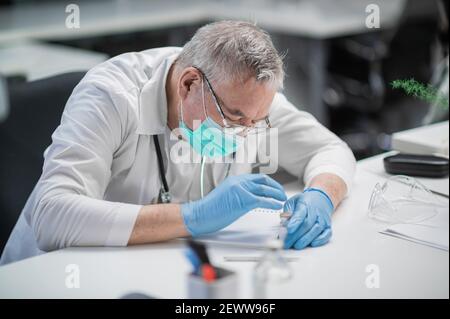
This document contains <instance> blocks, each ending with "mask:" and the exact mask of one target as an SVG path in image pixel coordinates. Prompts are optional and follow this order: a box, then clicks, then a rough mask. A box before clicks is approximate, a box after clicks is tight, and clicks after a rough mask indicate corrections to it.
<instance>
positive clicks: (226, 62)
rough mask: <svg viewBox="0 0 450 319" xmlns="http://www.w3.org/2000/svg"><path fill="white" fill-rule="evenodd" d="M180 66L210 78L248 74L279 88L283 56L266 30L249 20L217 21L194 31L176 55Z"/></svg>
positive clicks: (244, 77)
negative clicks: (197, 71) (200, 71)
mask: <svg viewBox="0 0 450 319" xmlns="http://www.w3.org/2000/svg"><path fill="white" fill-rule="evenodd" d="M176 63H177V64H178V65H180V66H181V67H190V66H194V67H198V68H199V69H201V70H202V71H203V72H204V73H205V74H206V75H207V76H208V78H210V79H211V80H213V81H217V82H221V81H233V80H241V81H244V80H246V79H248V78H249V77H254V78H256V80H257V81H259V82H264V83H269V84H270V85H272V86H273V87H274V88H275V89H281V88H283V81H284V70H283V58H282V57H281V56H280V55H279V54H278V52H277V50H276V49H275V47H274V45H273V43H272V40H271V39H270V36H269V34H268V33H267V32H265V31H263V30H262V29H260V28H259V27H257V26H256V25H254V24H251V23H249V22H244V21H219V22H214V23H210V24H207V25H205V26H203V27H201V28H200V29H198V30H197V32H196V33H195V34H194V36H193V37H192V39H191V40H190V41H189V42H187V43H186V44H185V45H184V47H183V50H182V51H181V53H180V55H179V56H178V58H177V62H176Z"/></svg>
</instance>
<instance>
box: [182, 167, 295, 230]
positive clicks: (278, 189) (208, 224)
mask: <svg viewBox="0 0 450 319" xmlns="http://www.w3.org/2000/svg"><path fill="white" fill-rule="evenodd" d="M286 200H287V197H286V194H285V192H284V190H283V187H282V186H281V185H280V184H279V183H278V182H276V181H275V180H273V179H272V178H270V177H269V176H267V175H264V174H245V175H239V176H230V177H228V178H227V179H226V180H225V181H224V182H223V183H222V184H220V185H219V186H218V187H217V188H215V189H214V190H213V191H211V192H210V193H209V194H208V195H207V196H206V197H204V198H203V199H200V200H198V201H194V202H189V203H186V204H183V205H182V206H181V214H182V216H183V220H184V224H185V226H186V228H187V230H188V231H189V233H190V234H191V235H192V236H198V235H202V234H206V233H211V232H215V231H218V230H220V229H222V228H224V227H226V226H228V225H230V224H231V223H233V222H234V221H235V220H237V219H238V218H239V217H241V216H242V215H244V214H245V213H247V212H249V211H250V210H252V209H255V208H265V209H274V210H279V209H281V208H282V207H283V203H284V201H286Z"/></svg>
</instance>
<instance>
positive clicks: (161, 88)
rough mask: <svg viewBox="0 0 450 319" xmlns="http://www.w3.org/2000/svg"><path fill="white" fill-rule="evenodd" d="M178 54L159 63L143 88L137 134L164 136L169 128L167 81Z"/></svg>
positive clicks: (140, 96)
mask: <svg viewBox="0 0 450 319" xmlns="http://www.w3.org/2000/svg"><path fill="white" fill-rule="evenodd" d="M172 52H173V51H172ZM178 54H179V52H178V51H177V52H175V53H172V54H171V55H169V56H167V57H165V58H164V59H163V61H162V62H161V63H159V64H158V63H157V64H158V65H157V67H156V69H155V71H154V73H153V75H152V77H151V79H150V80H149V81H148V82H147V83H145V84H144V86H143V87H142V89H141V93H140V95H139V122H138V127H137V129H136V133H137V134H140V135H159V134H164V132H165V129H166V126H167V97H166V80H167V75H168V73H169V70H170V67H171V66H172V63H173V62H174V61H175V59H176V58H177V57H178Z"/></svg>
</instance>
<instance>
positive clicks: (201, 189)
mask: <svg viewBox="0 0 450 319" xmlns="http://www.w3.org/2000/svg"><path fill="white" fill-rule="evenodd" d="M204 86H205V83H204V81H203V76H202V102H203V113H204V114H205V120H206V119H207V118H208V114H207V113H206V103H205V87H204ZM200 165H201V166H200V196H201V198H203V196H204V194H205V192H204V172H205V157H204V156H203V155H202V159H201V164H200Z"/></svg>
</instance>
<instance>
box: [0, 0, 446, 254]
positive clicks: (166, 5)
mask: <svg viewBox="0 0 450 319" xmlns="http://www.w3.org/2000/svg"><path fill="white" fill-rule="evenodd" d="M370 5H375V7H376V9H375V11H373V10H374V9H373V6H370ZM377 12H379V21H377V18H376V17H375V18H373V17H374V15H376V14H377ZM221 19H243V20H248V21H253V22H256V23H257V24H258V25H259V26H260V27H262V28H264V29H265V30H266V31H268V32H269V33H270V34H271V36H272V38H273V41H274V43H275V45H276V47H277V48H278V50H279V51H280V52H282V53H284V54H285V55H286V58H285V63H286V73H287V78H286V83H285V91H284V93H285V94H286V96H287V97H288V99H289V100H290V101H291V102H293V103H294V104H295V105H296V106H297V107H298V108H299V109H304V110H307V111H309V112H311V113H312V114H313V115H315V116H316V117H317V119H318V120H319V121H320V122H321V123H322V124H323V125H325V126H327V127H328V128H330V129H331V130H332V131H333V132H335V133H336V134H337V135H339V136H340V137H341V138H342V139H344V140H345V141H346V142H347V143H348V144H349V146H350V147H351V148H352V150H353V151H354V153H355V156H356V157H357V158H358V159H362V158H365V157H369V156H373V155H375V154H378V153H382V152H385V151H387V150H389V149H390V146H391V144H390V143H391V138H390V137H391V134H392V133H393V132H397V131H401V130H405V129H408V128H413V127H417V126H421V125H424V124H429V123H433V122H437V121H442V120H446V119H448V107H447V108H442V107H441V106H439V105H433V103H427V102H424V101H421V100H419V99H415V98H413V97H410V96H408V95H406V94H405V93H404V92H402V91H401V90H394V89H393V88H392V87H391V85H390V83H391V81H393V80H396V79H410V78H414V79H415V80H417V81H419V82H421V83H424V84H430V85H432V86H433V87H434V88H436V90H440V91H442V92H443V93H444V94H447V97H448V1H447V0H385V1H383V0H370V1H366V0H284V1H282V0H276V1H275V0H216V1H206V0H193V1H185V0H90V1H57V0H54V1H43V0H39V1H38V0H6V1H5V0H0V154H1V155H0V214H2V218H1V222H0V228H1V229H0V247H2V246H3V245H2V244H3V242H4V241H5V240H6V238H7V237H8V235H9V233H10V231H11V228H12V226H13V225H14V223H15V220H16V218H17V216H18V214H19V213H20V211H21V209H22V207H23V205H24V203H25V201H26V199H27V197H28V195H29V194H30V193H31V190H32V188H33V187H34V184H35V183H36V181H37V180H38V178H39V176H40V174H41V170H42V164H43V152H44V150H45V148H46V147H47V146H48V145H49V144H50V143H51V134H52V132H53V130H54V129H55V128H56V127H57V126H58V124H59V120H60V117H61V113H62V111H63V108H64V105H65V102H66V100H67V98H68V97H69V95H70V94H71V92H72V90H73V88H74V86H75V85H76V84H77V83H78V82H79V81H80V79H81V78H82V77H83V75H84V74H85V72H86V71H87V70H89V69H90V68H91V67H93V66H94V65H96V64H98V63H101V62H102V61H105V60H106V59H108V58H109V57H112V56H115V55H118V54H121V53H124V52H129V51H140V50H145V49H149V48H155V47H162V46H182V45H183V44H184V43H185V42H186V41H187V40H188V39H189V38H190V37H191V36H192V35H193V34H194V32H195V31H196V29H197V28H198V27H200V26H202V25H204V24H205V23H208V22H211V21H216V20H221ZM377 22H379V23H377Z"/></svg>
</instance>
